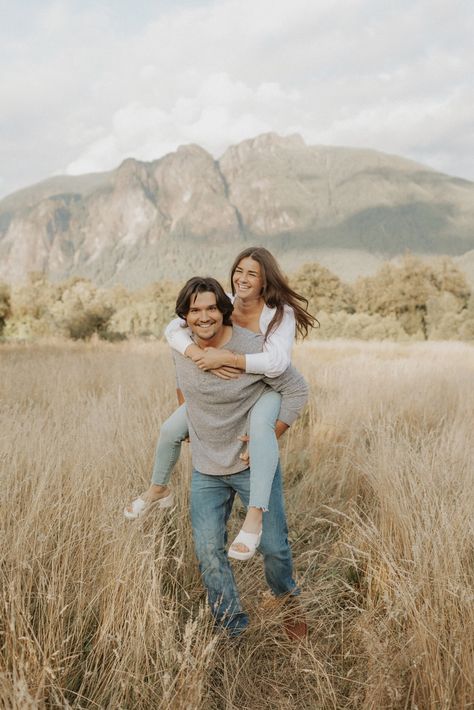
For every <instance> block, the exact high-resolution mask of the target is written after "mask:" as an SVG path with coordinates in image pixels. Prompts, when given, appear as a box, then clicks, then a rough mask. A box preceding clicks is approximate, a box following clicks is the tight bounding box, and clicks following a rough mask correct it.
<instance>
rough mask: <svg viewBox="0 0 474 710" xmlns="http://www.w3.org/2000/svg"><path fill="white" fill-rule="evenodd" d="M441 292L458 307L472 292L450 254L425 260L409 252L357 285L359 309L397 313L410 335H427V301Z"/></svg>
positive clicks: (387, 313) (461, 305)
mask: <svg viewBox="0 0 474 710" xmlns="http://www.w3.org/2000/svg"><path fill="white" fill-rule="evenodd" d="M442 293H449V294H451V295H452V297H453V299H454V301H452V302H454V303H456V304H457V307H458V308H459V309H462V308H464V307H465V306H466V303H467V300H468V298H469V293H470V291H469V287H468V284H467V282H466V279H465V277H464V275H463V274H462V273H461V272H460V271H459V269H458V268H457V267H456V266H455V264H454V263H453V262H452V260H451V259H449V258H448V257H444V258H442V259H439V260H436V261H434V262H432V263H426V262H424V261H422V260H421V259H419V258H418V257H415V256H412V255H407V256H405V257H404V258H403V259H402V260H401V263H399V264H394V263H387V264H384V265H383V266H382V268H381V269H380V270H379V271H378V273H377V274H375V276H369V277H365V278H360V279H358V280H357V282H356V283H355V286H354V296H355V305H356V310H357V312H359V313H369V314H379V315H381V316H384V317H385V316H394V317H395V318H396V319H397V320H398V321H399V322H400V323H401V324H402V326H403V328H404V330H405V332H406V333H407V334H408V335H416V334H417V333H420V334H422V336H423V337H424V338H427V337H428V334H429V318H428V304H429V303H430V301H431V302H432V300H433V299H435V298H437V297H439V296H440V295H441V294H442Z"/></svg>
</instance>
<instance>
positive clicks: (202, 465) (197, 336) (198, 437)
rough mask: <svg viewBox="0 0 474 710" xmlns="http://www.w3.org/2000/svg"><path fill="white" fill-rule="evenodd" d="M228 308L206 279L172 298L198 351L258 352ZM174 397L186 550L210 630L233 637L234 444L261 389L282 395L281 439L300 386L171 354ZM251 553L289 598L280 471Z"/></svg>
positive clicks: (243, 622) (240, 479)
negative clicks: (185, 463) (182, 437)
mask: <svg viewBox="0 0 474 710" xmlns="http://www.w3.org/2000/svg"><path fill="white" fill-rule="evenodd" d="M232 310H233V306H232V303H231V301H230V300H229V298H228V297H227V296H226V294H225V293H224V291H223V289H222V287H221V286H220V284H219V283H218V282H217V281H216V280H215V279H212V278H200V277H194V278H192V279H190V280H189V281H188V282H187V283H186V284H185V286H184V287H183V289H182V290H181V292H180V293H179V295H178V298H177V301H176V313H177V314H178V315H179V316H181V317H182V318H184V319H185V321H186V324H187V326H188V327H189V328H190V330H191V333H192V336H193V338H194V340H195V341H196V343H197V344H198V345H199V346H201V347H203V348H204V347H214V348H222V347H224V346H225V347H226V348H227V349H230V350H232V351H233V352H236V353H255V352H260V351H261V350H262V346H263V336H262V335H261V334H260V333H253V332H251V331H248V330H245V329H243V328H240V327H238V326H233V325H232V322H231V320H230V316H231V314H232ZM173 355H174V359H175V365H176V377H177V384H178V394H179V395H180V394H181V393H182V395H184V399H185V401H186V410H187V418H188V425H189V438H190V441H191V452H192V462H193V476H192V486H191V520H192V528H193V537H194V545H195V550H196V555H197V558H198V561H199V567H200V570H201V574H202V578H203V581H204V584H205V586H206V588H207V593H208V599H209V604H210V608H211V612H212V614H213V616H214V618H215V621H216V623H217V624H218V625H220V626H222V627H225V628H226V629H227V631H228V633H229V634H230V635H232V636H237V635H239V634H240V633H242V631H244V630H245V628H246V627H247V625H248V617H247V615H246V614H245V612H244V611H243V610H242V607H241V604H240V598H239V594H238V590H237V586H236V583H235V579H234V575H233V572H232V568H231V566H230V563H229V560H228V557H227V554H226V550H225V544H226V538H227V536H226V524H227V521H228V518H229V515H230V512H231V509H232V505H233V502H234V497H235V494H236V493H237V494H238V495H239V497H240V498H241V500H242V502H243V504H244V505H245V506H246V507H247V505H248V502H249V488H250V485H249V484H250V472H249V469H248V467H247V463H246V462H244V461H243V460H242V458H241V457H240V454H241V449H242V444H241V441H240V440H239V437H242V436H243V435H245V433H246V429H247V418H248V415H249V412H250V410H251V408H252V407H253V405H254V404H255V402H256V401H257V399H258V398H259V397H260V396H261V395H262V394H263V393H264V392H265V391H266V390H267V389H268V388H269V387H271V388H272V389H275V390H276V391H278V392H279V393H280V394H281V395H282V403H281V409H280V414H279V422H277V427H276V431H277V433H282V432H283V431H284V430H285V429H286V428H287V427H288V426H289V425H291V424H292V422H293V421H294V420H295V419H296V417H297V416H298V415H299V413H300V411H301V408H302V407H303V406H304V404H305V403H306V399H307V385H306V383H305V381H304V380H303V378H302V377H301V375H299V374H298V373H297V372H296V371H295V370H294V369H293V368H291V367H290V368H288V370H287V371H286V372H285V373H284V374H283V375H281V376H280V377H276V378H266V377H265V376H264V375H254V374H247V373H242V375H241V376H240V377H238V378H236V379H231V380H223V379H221V378H218V377H216V376H215V375H213V374H212V373H210V372H206V371H202V370H199V369H198V368H196V366H195V364H194V363H193V362H192V361H191V360H189V359H188V358H186V357H183V356H182V355H180V354H179V353H173ZM259 550H260V552H261V553H262V554H263V558H264V567H265V576H266V580H267V582H268V585H269V587H270V590H271V591H272V593H273V594H274V596H275V597H282V598H287V597H296V596H297V595H298V594H299V590H298V588H297V586H296V583H295V581H294V579H293V564H292V557H291V550H290V547H289V544H288V539H287V526H286V518H285V510H284V504H283V495H282V486H281V471H280V466H279V465H278V467H277V470H276V473H275V477H274V480H273V486H272V492H271V496H270V503H269V511H268V512H266V513H264V518H263V531H262V538H261V542H260V545H259Z"/></svg>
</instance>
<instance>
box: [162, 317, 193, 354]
mask: <svg viewBox="0 0 474 710" xmlns="http://www.w3.org/2000/svg"><path fill="white" fill-rule="evenodd" d="M184 325H185V321H184V320H183V319H182V318H174V320H172V321H171V322H170V323H168V325H167V326H166V328H165V338H166V340H167V341H168V345H169V346H170V347H171V348H173V350H176V351H177V352H178V353H181V355H184V351H185V350H186V348H187V347H188V345H192V344H193V340H192V338H191V335H190V330H189V328H183V326H184Z"/></svg>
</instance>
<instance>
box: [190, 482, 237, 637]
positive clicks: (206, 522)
mask: <svg viewBox="0 0 474 710" xmlns="http://www.w3.org/2000/svg"><path fill="white" fill-rule="evenodd" d="M231 478H232V476H229V477H227V476H222V477H221V476H208V475H204V474H202V473H199V472H198V471H193V477H192V484H191V522H192V527H193V537H194V547H195V550H196V556H197V558H198V562H199V569H200V571H201V575H202V578H203V582H204V585H205V587H206V589H207V595H208V600H209V606H210V608H211V612H212V614H213V616H214V618H215V620H216V622H217V624H218V625H220V626H222V627H224V628H225V629H226V630H227V631H228V633H229V634H230V635H231V636H238V635H239V634H240V633H242V631H244V630H245V628H246V627H247V625H248V617H247V615H246V614H245V613H244V612H243V611H242V607H241V604H240V598H239V593H238V590H237V586H236V583H235V579H234V574H233V572H232V568H231V566H230V563H229V560H228V558H227V554H226V550H225V545H226V542H227V534H226V524H227V520H228V518H229V515H230V511H231V510H232V504H233V502H234V496H235V492H234V490H233V489H232V487H231V486H230V485H229V479H231Z"/></svg>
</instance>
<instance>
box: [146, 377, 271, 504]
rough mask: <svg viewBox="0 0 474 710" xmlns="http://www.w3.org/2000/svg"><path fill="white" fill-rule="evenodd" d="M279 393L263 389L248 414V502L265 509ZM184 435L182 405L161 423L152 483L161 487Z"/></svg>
mask: <svg viewBox="0 0 474 710" xmlns="http://www.w3.org/2000/svg"><path fill="white" fill-rule="evenodd" d="M280 404H281V395H279V394H278V392H275V391H274V390H269V391H268V392H265V393H264V394H263V395H262V396H261V397H260V399H259V400H257V402H256V403H255V404H254V406H253V408H252V410H251V412H250V417H249V431H248V434H249V437H250V442H249V454H250V498H249V502H248V505H249V506H254V507H255V508H261V509H262V510H268V507H269V500H270V491H271V488H272V482H273V476H274V474H275V470H276V467H277V464H278V457H279V452H278V442H277V440H276V437H275V421H276V419H277V417H278V413H279V411H280ZM187 435H188V422H187V419H186V405H185V404H182V405H181V407H179V408H178V409H176V410H175V411H174V412H173V414H172V415H171V416H170V417H168V419H167V420H166V421H165V422H163V425H162V427H161V430H160V437H159V439H158V444H157V447H156V452H155V461H154V464H153V475H152V483H154V484H156V485H162V486H165V485H167V484H168V482H169V479H170V476H171V472H172V470H173V467H174V465H175V463H176V461H177V460H178V458H179V454H180V451H181V442H182V441H183V439H185V438H186V437H187Z"/></svg>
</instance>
